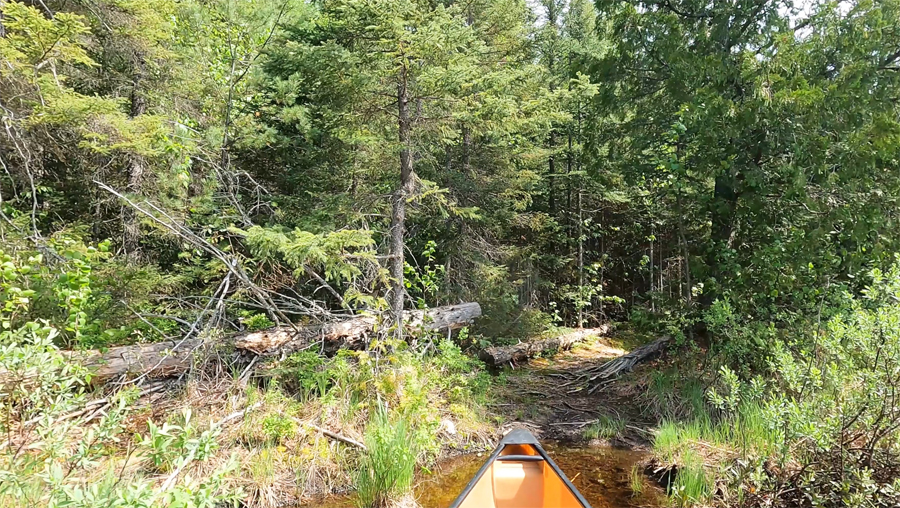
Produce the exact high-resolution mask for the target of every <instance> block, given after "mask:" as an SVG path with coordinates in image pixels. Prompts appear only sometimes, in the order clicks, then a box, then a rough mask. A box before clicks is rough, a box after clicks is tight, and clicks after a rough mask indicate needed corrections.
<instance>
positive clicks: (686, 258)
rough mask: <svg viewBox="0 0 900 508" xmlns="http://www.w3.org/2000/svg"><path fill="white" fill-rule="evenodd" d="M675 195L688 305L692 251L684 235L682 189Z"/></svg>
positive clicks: (689, 301) (689, 302)
mask: <svg viewBox="0 0 900 508" xmlns="http://www.w3.org/2000/svg"><path fill="white" fill-rule="evenodd" d="M676 192H677V194H676V195H675V206H676V210H675V212H676V213H675V215H676V216H677V217H678V244H679V245H680V246H681V257H682V259H683V262H684V282H685V285H686V286H687V287H686V289H685V290H684V294H683V296H684V299H685V300H686V301H687V303H688V305H690V304H691V298H692V296H693V293H692V290H691V286H692V285H693V281H692V280H691V258H690V253H689V252H688V246H687V239H685V237H684V211H683V210H682V207H681V191H680V190H679V191H676Z"/></svg>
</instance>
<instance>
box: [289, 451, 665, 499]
mask: <svg viewBox="0 0 900 508" xmlns="http://www.w3.org/2000/svg"><path fill="white" fill-rule="evenodd" d="M544 445H545V449H546V450H547V452H548V453H549V454H550V456H551V457H552V458H553V460H554V461H555V462H556V463H557V465H559V467H560V469H562V471H563V472H564V473H565V474H566V476H567V477H568V478H569V479H570V480H571V481H572V484H573V485H575V488H577V489H578V491H579V492H581V494H582V495H583V496H584V498H585V499H586V500H587V501H588V502H589V503H590V504H591V507H592V508H639V507H642V508H656V507H662V506H666V499H665V494H664V492H663V490H662V489H661V488H659V486H657V485H655V484H653V483H652V482H651V481H650V480H648V479H647V478H646V477H644V475H643V473H642V469H643V468H642V465H643V464H644V463H646V461H647V460H648V459H649V455H648V452H646V451H639V450H626V449H621V448H613V447H611V446H606V445H596V446H584V445H575V444H572V443H562V442H555V441H548V442H545V443H544ZM488 455H489V454H487V453H478V454H467V455H459V456H456V457H453V458H450V459H447V460H444V461H441V462H439V463H438V464H437V465H436V466H435V467H434V468H432V469H431V470H430V471H423V472H421V473H420V474H419V475H418V478H417V481H416V484H415V487H414V498H415V500H416V502H417V503H418V504H419V506H420V507H421V508H447V507H448V506H450V504H451V503H452V502H453V500H454V499H456V496H458V495H459V493H460V492H462V490H463V488H464V487H465V486H466V484H467V483H468V482H469V480H470V479H471V478H472V477H473V476H474V475H475V474H476V473H477V472H478V469H479V468H480V467H481V465H482V464H483V463H484V461H485V460H486V459H487V456H488ZM634 482H638V484H637V485H639V487H638V486H637V485H636V484H635V483H634ZM635 490H637V492H635ZM298 506H301V507H308V508H355V507H356V506H357V504H356V497H355V496H354V495H352V494H350V495H342V496H328V497H324V498H319V499H315V500H312V501H310V502H307V503H303V504H301V505H298Z"/></svg>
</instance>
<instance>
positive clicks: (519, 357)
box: [478, 325, 612, 367]
mask: <svg viewBox="0 0 900 508" xmlns="http://www.w3.org/2000/svg"><path fill="white" fill-rule="evenodd" d="M611 329H612V327H611V326H610V325H603V326H600V327H598V328H585V329H583V330H575V331H574V332H571V333H567V334H564V335H560V336H559V337H553V338H552V339H543V340H535V341H530V342H520V343H518V344H515V345H512V346H494V347H489V348H485V349H483V350H481V352H480V353H478V357H479V358H481V360H482V361H483V362H485V363H487V364H488V365H491V366H494V367H502V366H504V365H509V364H510V363H513V364H515V363H519V362H523V361H527V360H528V359H529V358H534V357H535V356H537V355H539V354H541V353H543V352H545V351H563V350H566V349H570V348H571V347H572V346H574V345H575V344H577V343H579V342H582V341H584V340H586V339H588V338H589V337H599V336H603V335H606V334H607V333H609V331H610V330H611Z"/></svg>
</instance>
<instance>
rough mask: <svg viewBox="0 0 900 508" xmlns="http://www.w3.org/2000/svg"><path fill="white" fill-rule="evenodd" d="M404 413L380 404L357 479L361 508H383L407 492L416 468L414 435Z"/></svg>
mask: <svg viewBox="0 0 900 508" xmlns="http://www.w3.org/2000/svg"><path fill="white" fill-rule="evenodd" d="M414 437H415V436H414V435H413V432H412V430H411V428H410V425H409V423H408V422H407V421H406V420H405V419H404V418H403V417H397V418H395V419H393V421H392V419H391V418H390V417H389V416H388V414H387V411H385V410H384V409H381V408H379V409H378V410H376V411H375V412H374V414H373V416H372V419H371V421H370V422H369V426H368V428H367V429H366V436H365V443H366V448H367V450H366V453H365V456H364V457H363V459H362V461H361V463H360V470H359V473H358V476H357V481H356V490H357V494H358V503H359V506H360V507H361V508H384V507H386V506H389V505H390V504H391V502H392V501H395V500H397V499H400V498H401V497H403V496H404V495H406V494H408V493H409V492H410V490H411V488H412V482H413V475H414V473H415V468H416V456H417V452H416V450H415V444H414V443H415V441H416V440H415V439H414Z"/></svg>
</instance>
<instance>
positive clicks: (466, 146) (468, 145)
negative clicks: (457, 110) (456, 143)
mask: <svg viewBox="0 0 900 508" xmlns="http://www.w3.org/2000/svg"><path fill="white" fill-rule="evenodd" d="M462 141H463V153H462V165H463V173H464V174H466V175H468V174H469V168H470V160H471V155H470V154H471V150H472V131H470V130H469V128H468V127H466V126H463V128H462Z"/></svg>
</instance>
